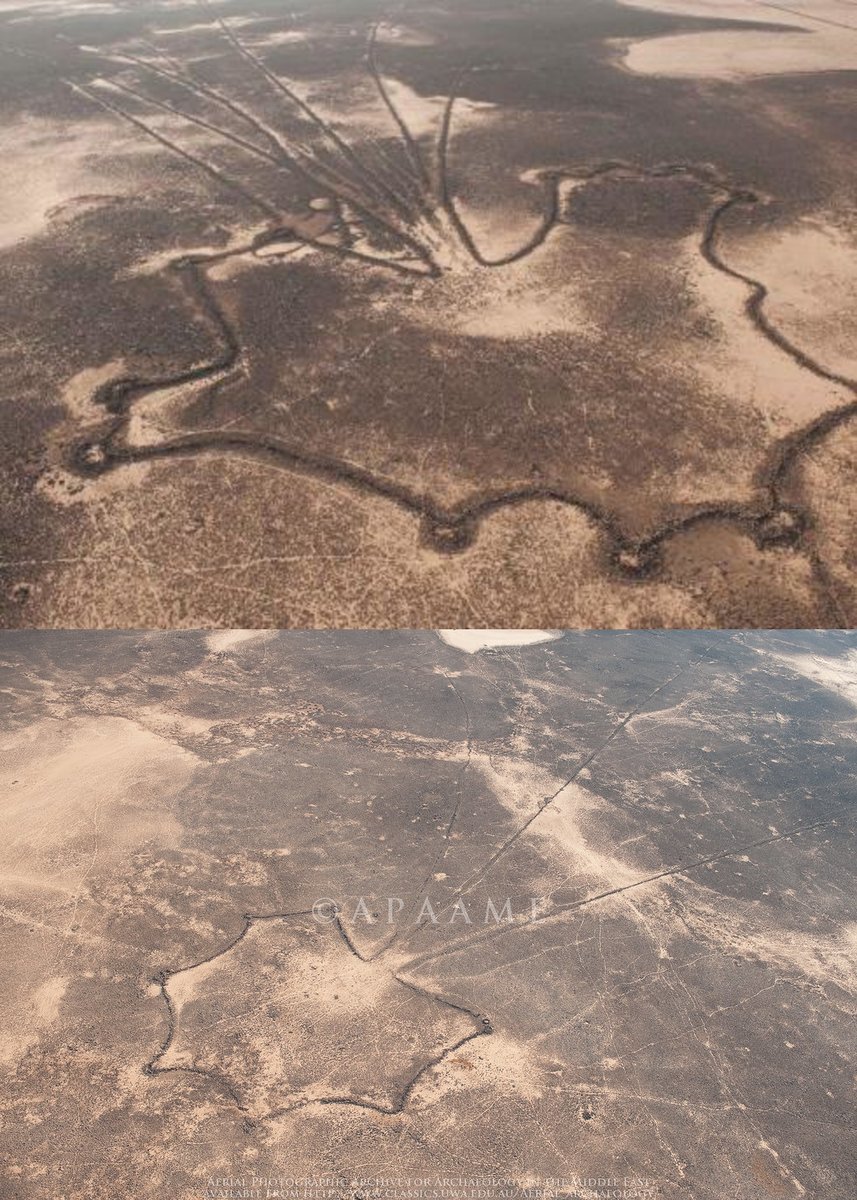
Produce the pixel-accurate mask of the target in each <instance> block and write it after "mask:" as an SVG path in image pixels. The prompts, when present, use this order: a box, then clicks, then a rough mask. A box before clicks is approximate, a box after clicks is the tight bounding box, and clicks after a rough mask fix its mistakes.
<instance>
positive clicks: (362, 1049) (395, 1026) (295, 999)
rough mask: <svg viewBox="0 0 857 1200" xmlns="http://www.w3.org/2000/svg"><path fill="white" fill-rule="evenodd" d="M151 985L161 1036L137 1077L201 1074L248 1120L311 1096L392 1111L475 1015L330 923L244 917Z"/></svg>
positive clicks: (478, 1027) (479, 1030)
mask: <svg viewBox="0 0 857 1200" xmlns="http://www.w3.org/2000/svg"><path fill="white" fill-rule="evenodd" d="M157 982H158V983H159V985H160V988H161V994H162V997H163V999H164V1002H165V1004H166V1007H167V1013H168V1033H167V1036H166V1039H165V1042H164V1045H163V1047H162V1048H161V1050H160V1051H159V1052H158V1053H157V1054H156V1055H155V1056H154V1058H153V1059H152V1060H151V1061H150V1062H149V1063H148V1064H147V1065H146V1067H145V1071H146V1074H148V1075H156V1074H160V1073H163V1072H173V1071H186V1072H189V1073H191V1074H195V1075H203V1076H206V1077H208V1078H210V1080H211V1082H212V1085H213V1086H215V1087H217V1088H219V1089H220V1090H221V1091H222V1092H225V1093H227V1095H228V1096H229V1097H231V1099H232V1100H233V1101H234V1102H235V1104H236V1105H237V1106H238V1108H239V1109H240V1110H241V1111H242V1112H244V1113H246V1114H247V1116H248V1117H249V1118H251V1119H254V1120H263V1119H266V1118H269V1117H271V1116H274V1115H277V1114H280V1113H284V1112H287V1111H290V1110H291V1109H295V1108H300V1107H302V1106H304V1105H307V1104H312V1103H324V1104H331V1103H341V1104H352V1105H359V1106H362V1107H366V1108H371V1109H373V1110H375V1111H378V1112H381V1113H387V1114H396V1113H399V1112H401V1111H402V1110H403V1108H404V1106H405V1104H406V1102H407V1100H408V1098H409V1096H410V1093H411V1091H412V1089H413V1088H414V1086H415V1085H416V1083H417V1081H418V1080H419V1078H420V1077H421V1076H422V1075H423V1074H424V1073H425V1072H426V1071H427V1070H429V1069H430V1068H431V1067H432V1066H433V1065H434V1064H435V1063H438V1062H439V1061H440V1060H441V1059H443V1058H444V1057H445V1056H446V1055H447V1054H449V1053H451V1052H453V1051H454V1050H456V1049H457V1048H458V1047H459V1046H461V1045H462V1044H463V1043H464V1042H466V1041H469V1040H471V1039H472V1038H474V1037H479V1036H481V1035H483V1034H485V1033H486V1032H488V1031H489V1025H488V1023H487V1019H485V1018H481V1017H480V1016H479V1015H477V1014H476V1013H473V1012H470V1011H468V1010H466V1009H464V1008H462V1007H460V1006H457V1005H455V1004H453V1003H451V1002H449V1001H445V1000H442V999H439V998H437V997H435V996H433V995H431V994H430V993H428V992H427V991H424V990H423V989H422V988H420V987H418V986H417V985H415V984H412V983H408V982H405V981H403V980H402V979H400V978H398V977H397V976H396V975H395V974H394V973H393V972H392V971H391V970H390V968H389V966H386V965H384V964H383V963H379V962H378V961H368V960H365V959H363V958H362V957H360V955H359V954H358V953H357V951H356V950H355V948H354V946H353V944H352V943H351V942H350V941H349V940H348V939H347V938H346V936H345V935H344V934H343V932H342V930H341V927H340V926H339V924H338V922H333V923H319V922H317V921H316V920H315V919H314V918H313V917H312V915H311V914H309V913H303V914H297V915H285V916H283V915H276V916H247V917H245V925H244V929H243V932H242V933H241V935H240V936H239V937H238V938H237V939H236V940H235V941H233V942H231V943H230V944H229V945H227V946H226V947H225V948H224V949H222V950H220V951H218V952H216V953H215V954H214V955H212V956H211V957H210V958H208V959H206V960H204V961H202V962H199V963H195V964H193V965H191V966H188V967H183V968H181V969H179V970H176V971H165V972H164V973H163V974H162V975H161V976H159V977H158V980H157Z"/></svg>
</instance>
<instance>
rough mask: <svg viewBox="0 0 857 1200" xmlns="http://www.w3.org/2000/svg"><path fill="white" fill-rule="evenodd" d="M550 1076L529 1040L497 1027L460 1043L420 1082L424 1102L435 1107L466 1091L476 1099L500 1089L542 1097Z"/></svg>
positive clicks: (530, 1097) (509, 1094)
mask: <svg viewBox="0 0 857 1200" xmlns="http://www.w3.org/2000/svg"><path fill="white" fill-rule="evenodd" d="M549 1082H550V1077H549V1076H548V1075H547V1073H546V1071H545V1067H544V1065H543V1063H542V1060H541V1059H540V1057H539V1055H538V1053H537V1052H536V1051H534V1049H533V1048H532V1046H528V1045H527V1044H526V1043H525V1042H522V1041H518V1040H517V1039H516V1038H513V1037H511V1036H510V1035H508V1034H506V1033H503V1032H502V1031H501V1030H499V1029H495V1030H494V1031H493V1032H492V1034H491V1036H490V1037H485V1038H478V1039H476V1040H475V1041H472V1042H469V1043H467V1044H465V1045H464V1046H459V1048H458V1049H457V1050H455V1051H454V1052H453V1053H452V1054H449V1055H447V1056H446V1057H445V1058H443V1059H441V1061H440V1062H439V1063H438V1065H437V1067H436V1068H435V1069H434V1070H433V1071H431V1072H429V1073H428V1074H426V1075H425V1076H423V1078H422V1079H421V1080H420V1082H419V1084H418V1085H417V1093H418V1095H419V1098H420V1103H421V1104H423V1105H425V1106H426V1107H431V1106H432V1105H434V1104H438V1103H440V1102H446V1100H447V1098H448V1097H449V1096H454V1095H456V1094H460V1093H462V1092H470V1093H473V1094H474V1099H479V1100H480V1101H481V1099H482V1098H483V1097H485V1096H487V1095H494V1094H496V1093H499V1094H500V1095H505V1096H518V1097H523V1098H524V1099H526V1100H530V1101H533V1100H538V1099H540V1098H541V1097H542V1095H543V1093H544V1089H545V1086H546V1085H547V1084H548V1083H549Z"/></svg>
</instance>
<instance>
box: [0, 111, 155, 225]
mask: <svg viewBox="0 0 857 1200" xmlns="http://www.w3.org/2000/svg"><path fill="white" fill-rule="evenodd" d="M130 140H131V139H130V138H129V137H128V136H127V135H126V134H125V133H124V132H123V131H122V130H117V127H116V125H115V124H114V123H112V122H106V121H102V120H93V121H64V122H62V123H60V122H55V121H47V120H44V119H43V118H42V117H32V116H26V117H20V118H18V120H15V121H11V122H9V123H7V124H6V125H4V127H3V129H2V130H0V156H2V159H3V163H4V172H5V174H6V178H7V179H8V180H9V181H10V185H11V182H12V181H14V186H6V187H3V188H0V248H3V247H6V246H14V245H17V244H18V243H19V242H23V241H25V240H26V239H27V238H31V237H34V236H35V235H36V234H39V233H41V232H42V230H44V229H45V228H46V227H47V225H48V223H49V222H50V219H51V214H52V212H53V211H54V210H55V209H56V208H57V207H58V206H60V205H62V204H64V203H65V202H67V201H69V200H72V199H74V198H75V197H78V196H81V195H84V194H87V195H92V194H93V193H107V194H100V195H99V196H97V197H96V198H94V199H93V201H92V203H93V204H94V203H103V202H109V201H110V200H111V199H112V198H113V196H115V195H119V194H122V193H125V192H128V191H129V190H130V189H131V188H132V186H133V183H132V182H131V181H130V180H128V179H127V177H126V181H125V182H124V184H123V183H120V182H119V180H118V179H117V178H115V177H113V176H110V175H108V174H107V173H106V172H105V171H103V170H101V169H99V167H98V166H97V159H98V157H99V155H103V154H104V152H105V149H106V148H109V149H110V150H111V151H113V152H116V153H118V152H121V151H122V150H123V149H124V148H125V147H126V146H127V145H128V144H129V143H130ZM138 143H139V140H138V139H134V152H135V153H139V152H142V150H141V147H140V146H139V144H138Z"/></svg>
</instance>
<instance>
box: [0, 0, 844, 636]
mask: <svg viewBox="0 0 857 1200" xmlns="http://www.w3.org/2000/svg"><path fill="white" fill-rule="evenodd" d="M0 31H2V32H0V43H2V51H3V53H2V74H1V75H0V145H2V161H3V167H4V177H5V179H6V180H7V184H6V186H5V187H4V194H3V196H2V199H0V242H2V249H0V269H2V275H3V279H4V286H3V289H2V294H0V313H2V316H0V321H2V324H3V330H4V336H3V339H2V351H0V353H2V366H0V371H2V384H0V386H2V398H3V405H2V410H0V411H2V420H3V438H2V462H0V470H2V473H3V483H2V488H3V493H2V494H3V504H2V514H0V521H2V525H0V579H2V594H0V603H2V606H3V608H2V614H0V619H2V621H3V623H4V624H5V625H6V626H35V625H62V624H66V625H68V624H71V625H83V626H140V625H145V626H161V627H163V626H176V625H205V624H216V625H239V626H254V627H255V626H262V625H274V626H282V627H291V626H296V625H307V624H320V625H331V624H333V625H337V626H349V625H380V626H390V625H397V626H435V625H454V626H460V625H480V626H492V625H503V626H509V625H522V626H530V625H537V626H542V625H558V626H561V627H568V626H574V625H590V626H599V627H601V626H611V625H613V626H615V625H619V626H634V625H676V624H684V625H695V626H703V625H714V626H717V625H721V626H722V625H747V624H749V625H757V626H763V627H764V626H831V625H846V626H847V625H850V624H853V623H854V621H855V614H857V588H856V587H855V578H857V576H855V554H857V550H855V541H854V529H855V521H854V516H855V504H854V499H853V497H854V486H855V475H854V470H855V468H854V461H855V447H857V442H855V437H857V433H855V424H854V414H855V378H857V375H855V358H857V321H855V312H857V232H856V231H857V224H855V200H854V186H853V183H854V177H855V168H856V167H857V161H855V159H857V155H855V139H854V133H853V131H854V113H855V96H857V90H856V89H857V13H855V8H854V2H853V0H806V2H805V3H802V4H800V5H799V6H798V7H797V8H791V7H789V6H787V5H780V4H772V3H763V2H762V0H746V2H742V0H723V3H719V2H717V0H628V2H627V3H621V4H620V3H615V2H614V0H594V2H593V0H539V2H536V3H523V2H522V0H496V2H494V0H492V3H491V4H485V3H477V2H476V0H460V2H456V3H455V4H448V5H445V4H440V5H435V4H423V3H419V2H416V3H411V4H407V5H400V6H396V7H394V8H389V9H388V8H384V7H383V6H381V5H379V4H377V3H372V2H370V0H336V3H333V2H332V0H329V2H325V0H311V2H310V3H308V4H306V5H305V6H303V7H302V8H301V9H300V11H296V12H286V11H284V10H283V6H282V5H280V4H274V3H270V2H269V0H258V2H257V3H248V0H227V2H225V3H217V2H214V0H212V2H210V3H204V4H200V3H181V2H180V0H169V2H164V3H138V2H136V0H135V2H134V3H130V2H123V0H85V2H81V3H75V2H74V0H68V2H65V0H33V2H30V0H20V2H18V3H16V2H15V0H4V3H3V4H2V6H0Z"/></svg>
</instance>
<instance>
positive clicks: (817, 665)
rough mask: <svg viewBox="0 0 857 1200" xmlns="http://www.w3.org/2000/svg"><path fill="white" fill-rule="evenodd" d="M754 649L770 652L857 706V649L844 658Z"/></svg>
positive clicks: (764, 652) (814, 681)
mask: <svg viewBox="0 0 857 1200" xmlns="http://www.w3.org/2000/svg"><path fill="white" fill-rule="evenodd" d="M754 649H755V650H756V652H757V653H758V654H770V656H771V657H772V658H776V659H778V660H779V661H780V662H783V663H786V664H787V665H788V666H790V667H791V668H792V670H794V671H797V672H798V674H799V675H803V676H804V677H805V678H806V679H811V680H812V682H813V683H818V684H820V685H821V686H822V687H824V688H827V689H829V690H830V691H831V692H835V693H836V695H837V696H842V697H843V698H844V699H846V700H850V701H851V703H852V704H854V705H855V706H857V650H849V652H848V653H847V654H845V655H843V657H842V658H828V657H825V656H822V655H820V654H778V653H775V652H774V651H768V650H760V649H759V648H758V647H754Z"/></svg>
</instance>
